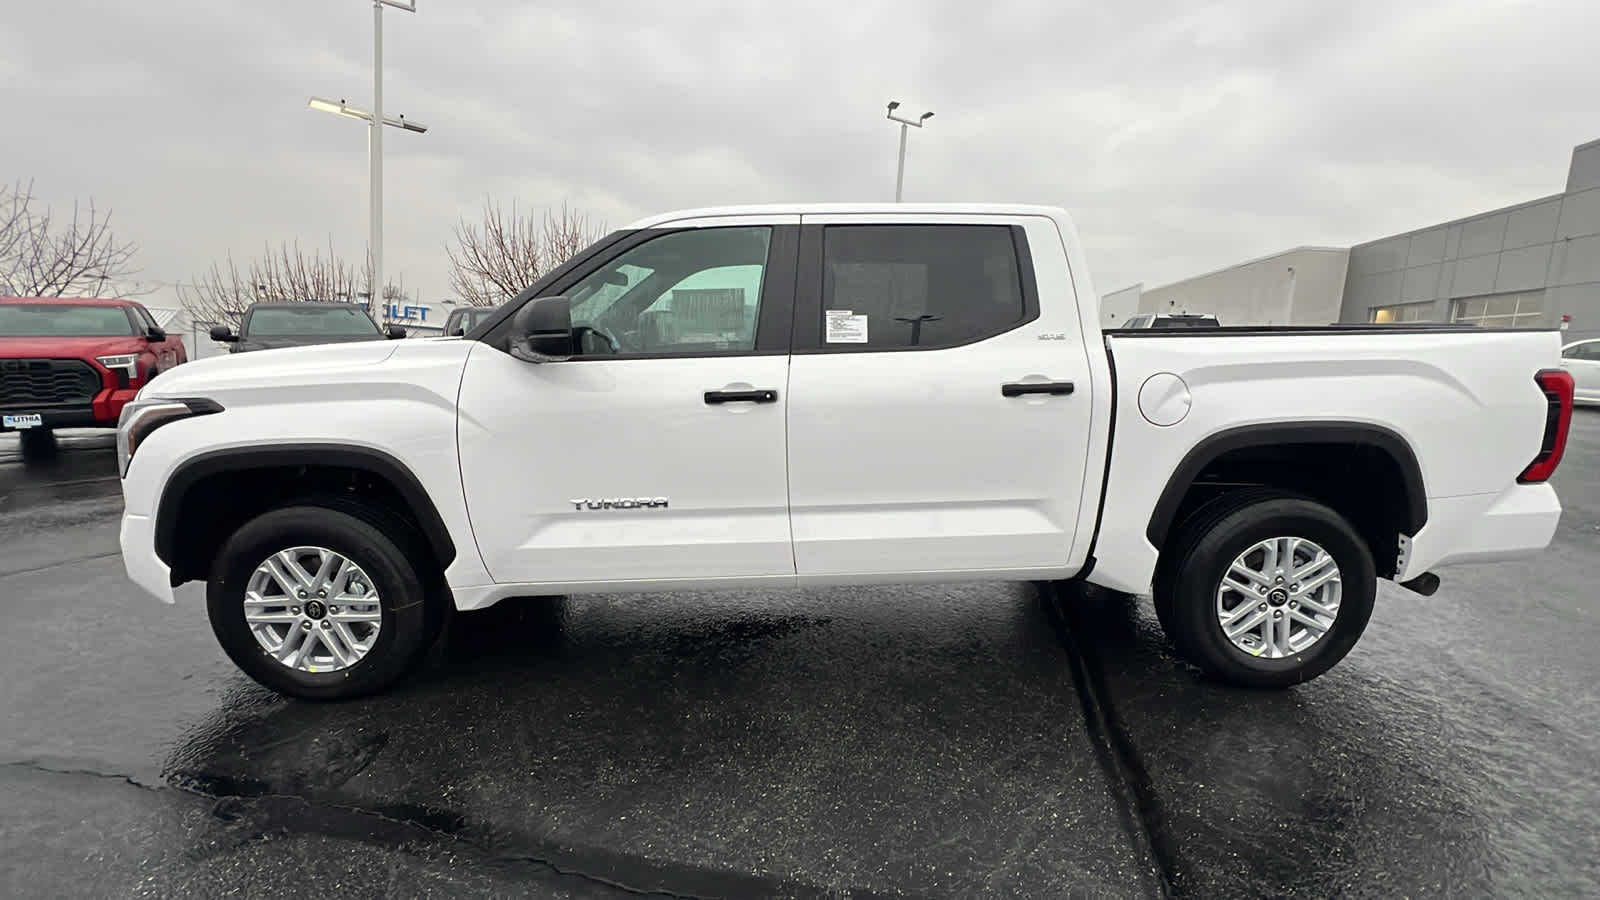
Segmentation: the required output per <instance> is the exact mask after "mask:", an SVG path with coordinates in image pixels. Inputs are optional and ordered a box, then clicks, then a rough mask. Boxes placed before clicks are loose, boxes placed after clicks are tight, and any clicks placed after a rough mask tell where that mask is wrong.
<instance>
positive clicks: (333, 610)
mask: <svg viewBox="0 0 1600 900" xmlns="http://www.w3.org/2000/svg"><path fill="white" fill-rule="evenodd" d="M338 611H339V607H337V606H330V607H328V612H331V613H336V612H338Z"/></svg>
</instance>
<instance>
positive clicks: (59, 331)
mask: <svg viewBox="0 0 1600 900" xmlns="http://www.w3.org/2000/svg"><path fill="white" fill-rule="evenodd" d="M132 334H136V332H135V331H134V330H133V323H132V322H131V321H129V319H128V314H127V313H126V312H123V310H122V307H120V306H89V305H87V304H82V303H62V302H54V303H0V337H125V336H127V335H132Z"/></svg>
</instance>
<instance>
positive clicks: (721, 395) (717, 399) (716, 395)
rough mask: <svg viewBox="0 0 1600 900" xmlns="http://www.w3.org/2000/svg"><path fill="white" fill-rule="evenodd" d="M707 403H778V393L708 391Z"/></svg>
mask: <svg viewBox="0 0 1600 900" xmlns="http://www.w3.org/2000/svg"><path fill="white" fill-rule="evenodd" d="M706 402H707V403H710V404H713V405H715V404H718V403H776V402H778V392H777V391H767V390H760V391H706Z"/></svg>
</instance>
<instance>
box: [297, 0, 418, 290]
mask: <svg viewBox="0 0 1600 900" xmlns="http://www.w3.org/2000/svg"><path fill="white" fill-rule="evenodd" d="M385 6H392V7H394V8H395V9H399V10H404V11H405V12H409V13H414V12H416V11H417V0H372V111H371V112H367V111H366V110H361V109H356V108H355V107H353V106H349V105H347V104H346V103H345V102H344V101H343V100H340V101H339V102H338V103H334V102H332V101H330V100H323V99H322V98H320V97H312V98H311V102H310V104H309V105H310V106H311V108H312V109H317V110H321V111H323V112H330V113H333V114H335V115H341V116H349V117H350V118H353V119H361V120H363V121H365V122H366V123H367V127H368V128H369V129H370V131H368V132H367V134H368V147H369V150H368V154H367V155H368V157H369V162H368V168H369V169H370V175H371V179H372V186H371V188H370V191H371V193H372V212H371V219H372V220H371V223H370V226H369V227H370V228H371V231H372V235H371V238H370V239H369V240H370V241H371V244H372V284H373V285H374V287H373V288H372V291H371V296H372V297H373V298H374V299H375V300H376V301H377V302H378V304H380V305H381V304H382V303H383V129H382V128H378V127H376V125H375V123H377V122H382V123H383V124H385V125H393V126H395V127H396V128H400V129H403V130H405V131H413V132H416V133H418V134H421V133H422V132H425V131H427V130H428V129H427V126H425V125H421V124H419V123H417V122H407V121H406V118H405V116H400V117H399V118H394V117H391V116H385V115H384V114H383V8H384V7H385ZM374 313H375V314H376V310H374Z"/></svg>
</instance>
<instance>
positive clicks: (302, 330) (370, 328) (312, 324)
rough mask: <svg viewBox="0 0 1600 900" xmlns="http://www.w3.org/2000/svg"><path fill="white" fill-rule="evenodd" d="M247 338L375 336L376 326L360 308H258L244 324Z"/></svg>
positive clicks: (309, 306)
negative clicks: (322, 335)
mask: <svg viewBox="0 0 1600 900" xmlns="http://www.w3.org/2000/svg"><path fill="white" fill-rule="evenodd" d="M244 328H245V334H246V335H248V336H249V337H274V336H280V337H305V336H312V335H321V334H326V335H368V334H377V333H378V325H377V323H376V322H373V321H372V317H371V316H369V315H367V313H366V310H363V309H362V308H361V307H359V306H320V305H319V306H313V305H311V304H306V305H304V306H268V307H257V308H256V309H255V310H252V311H251V313H250V317H249V319H247V320H246V321H245V326H244Z"/></svg>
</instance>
